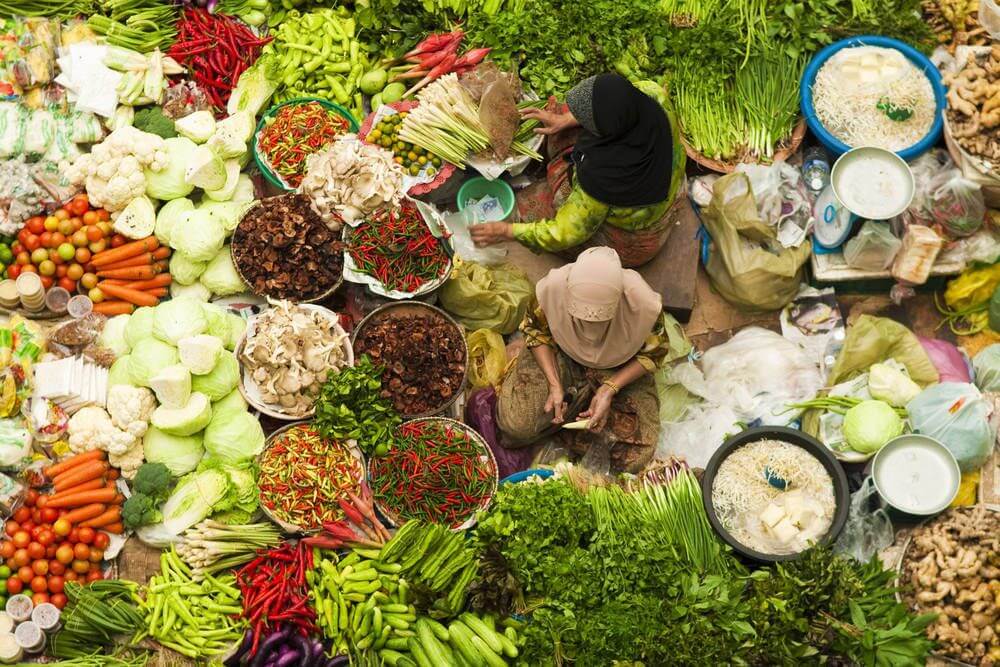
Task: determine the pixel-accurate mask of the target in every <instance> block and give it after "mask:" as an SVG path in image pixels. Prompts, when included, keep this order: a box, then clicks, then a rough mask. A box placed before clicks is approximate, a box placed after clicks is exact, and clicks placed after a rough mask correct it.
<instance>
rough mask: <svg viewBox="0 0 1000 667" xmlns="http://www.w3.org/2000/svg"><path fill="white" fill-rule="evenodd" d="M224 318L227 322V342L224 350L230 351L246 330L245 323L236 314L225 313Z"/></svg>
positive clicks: (234, 347) (237, 343)
mask: <svg viewBox="0 0 1000 667" xmlns="http://www.w3.org/2000/svg"><path fill="white" fill-rule="evenodd" d="M226 318H227V319H228V320H229V342H228V343H226V349H227V350H229V351H232V350H235V349H236V346H237V345H239V343H240V338H242V337H243V332H244V331H246V330H247V321H246V320H244V319H243V318H242V317H240V316H239V315H237V314H236V313H226Z"/></svg>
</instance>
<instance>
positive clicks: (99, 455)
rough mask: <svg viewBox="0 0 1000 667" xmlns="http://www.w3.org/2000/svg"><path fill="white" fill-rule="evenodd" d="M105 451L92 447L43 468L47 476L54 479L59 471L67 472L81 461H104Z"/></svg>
mask: <svg viewBox="0 0 1000 667" xmlns="http://www.w3.org/2000/svg"><path fill="white" fill-rule="evenodd" d="M103 460H104V452H102V451H101V450H100V449H92V450H90V451H89V452H83V453H82V454H75V455H73V456H71V457H69V458H68V459H63V460H62V461H60V462H59V463H55V464H53V465H50V466H49V467H48V468H45V469H44V470H42V472H44V473H45V476H46V477H48V478H49V479H52V478H53V477H55V476H56V475H58V474H59V473H63V472H66V471H67V470H69V469H70V468H72V467H73V466H77V465H80V464H81V463H86V462H87V461H103Z"/></svg>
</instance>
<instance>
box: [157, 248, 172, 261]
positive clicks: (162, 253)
mask: <svg viewBox="0 0 1000 667" xmlns="http://www.w3.org/2000/svg"><path fill="white" fill-rule="evenodd" d="M153 259H170V248H168V247H167V246H160V247H159V248H157V249H156V250H154V251H153Z"/></svg>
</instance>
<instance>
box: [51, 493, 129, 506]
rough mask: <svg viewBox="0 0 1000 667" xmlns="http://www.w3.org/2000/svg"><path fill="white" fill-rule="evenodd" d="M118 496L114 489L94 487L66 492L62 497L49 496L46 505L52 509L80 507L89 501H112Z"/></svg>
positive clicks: (89, 502)
mask: <svg viewBox="0 0 1000 667" xmlns="http://www.w3.org/2000/svg"><path fill="white" fill-rule="evenodd" d="M120 497H121V496H119V495H118V493H117V492H116V491H115V490H114V489H94V490H92V491H80V492H79V493H67V494H66V495H65V496H63V497H62V498H51V499H50V500H49V502H48V505H47V506H48V507H52V508H54V509H59V508H62V507H81V506H83V505H89V504H91V503H113V502H115V501H117V499H118V498H120Z"/></svg>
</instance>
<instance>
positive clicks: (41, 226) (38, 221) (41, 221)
mask: <svg viewBox="0 0 1000 667" xmlns="http://www.w3.org/2000/svg"><path fill="white" fill-rule="evenodd" d="M24 226H25V227H26V228H27V230H28V231H29V232H31V233H32V234H41V233H42V232H44V231H45V218H43V217H42V216H40V215H36V216H35V217H33V218H28V220H27V221H26V222H25V223H24Z"/></svg>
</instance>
